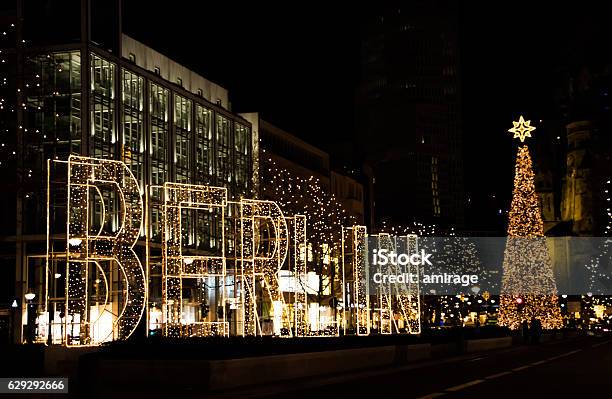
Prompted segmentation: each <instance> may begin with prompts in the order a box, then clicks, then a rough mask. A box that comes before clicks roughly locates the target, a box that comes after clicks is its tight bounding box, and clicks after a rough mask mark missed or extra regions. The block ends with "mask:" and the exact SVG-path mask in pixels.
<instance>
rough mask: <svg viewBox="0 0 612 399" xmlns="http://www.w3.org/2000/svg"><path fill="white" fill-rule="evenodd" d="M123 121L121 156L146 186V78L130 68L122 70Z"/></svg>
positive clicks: (139, 180)
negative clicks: (129, 69)
mask: <svg viewBox="0 0 612 399" xmlns="http://www.w3.org/2000/svg"><path fill="white" fill-rule="evenodd" d="M121 99H122V101H121V105H122V107H123V109H122V114H121V123H122V126H123V140H122V146H121V158H122V160H123V162H125V163H126V164H127V165H128V166H129V167H130V169H131V171H132V173H134V177H136V179H137V180H138V182H139V183H140V185H141V187H144V184H145V178H144V167H145V165H144V159H145V157H144V154H145V140H144V79H143V78H142V77H141V76H138V75H136V74H135V73H133V72H130V71H128V70H125V69H124V70H123V71H122V90H121Z"/></svg>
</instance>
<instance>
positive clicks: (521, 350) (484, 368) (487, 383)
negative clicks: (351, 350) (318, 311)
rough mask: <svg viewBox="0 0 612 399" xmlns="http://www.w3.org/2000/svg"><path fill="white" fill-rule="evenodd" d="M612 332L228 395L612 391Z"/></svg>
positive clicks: (562, 394) (578, 393) (517, 394)
mask: <svg viewBox="0 0 612 399" xmlns="http://www.w3.org/2000/svg"><path fill="white" fill-rule="evenodd" d="M611 372H612V338H587V339H581V340H578V341H574V342H568V341H565V342H552V343H547V344H542V345H539V346H520V347H514V348H509V349H505V350H500V351H495V352H489V353H486V354H475V355H471V356H463V357H460V358H454V359H446V360H436V361H430V362H426V363H422V364H418V365H411V366H406V367H402V368H396V369H386V370H377V371H368V372H361V373H353V374H351V375H350V376H333V377H329V378H325V379H318V380H310V381H306V382H295V383H290V384H284V385H282V386H276V387H269V388H267V389H257V390H254V391H252V392H245V391H242V392H240V393H238V392H236V393H235V394H236V395H235V396H234V395H227V394H226V395H222V396H223V397H241V398H246V397H265V398H279V399H280V398H287V397H292V398H327V397H342V398H364V397H371V398H389V397H392V396H389V395H401V397H409V398H436V397H449V398H485V397H496V398H506V397H512V398H517V397H519V398H531V397H555V398H559V397H560V398H565V397H576V396H577V397H591V396H595V395H597V396H599V397H602V395H603V396H609V395H610V393H611V392H612V376H611Z"/></svg>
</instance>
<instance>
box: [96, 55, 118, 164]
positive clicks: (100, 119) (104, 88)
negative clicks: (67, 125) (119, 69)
mask: <svg viewBox="0 0 612 399" xmlns="http://www.w3.org/2000/svg"><path fill="white" fill-rule="evenodd" d="M90 60H91V61H90V69H91V70H90V73H91V77H90V79H91V105H90V106H91V120H90V125H91V127H90V129H91V130H90V134H91V137H92V140H91V141H92V149H91V155H92V156H93V157H95V158H107V159H115V153H116V151H115V147H116V145H117V128H116V123H115V68H116V67H115V64H113V63H112V62H110V61H107V60H105V59H104V58H102V57H100V56H98V55H96V54H95V53H92V54H91V58H90Z"/></svg>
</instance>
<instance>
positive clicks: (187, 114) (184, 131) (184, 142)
mask: <svg viewBox="0 0 612 399" xmlns="http://www.w3.org/2000/svg"><path fill="white" fill-rule="evenodd" d="M174 133H175V136H176V141H175V143H174V164H175V166H176V182H177V183H192V181H191V179H190V175H191V173H190V172H191V159H192V156H191V153H192V146H191V145H192V142H193V140H192V137H191V101H189V100H187V99H186V98H184V97H181V96H178V95H175V96H174Z"/></svg>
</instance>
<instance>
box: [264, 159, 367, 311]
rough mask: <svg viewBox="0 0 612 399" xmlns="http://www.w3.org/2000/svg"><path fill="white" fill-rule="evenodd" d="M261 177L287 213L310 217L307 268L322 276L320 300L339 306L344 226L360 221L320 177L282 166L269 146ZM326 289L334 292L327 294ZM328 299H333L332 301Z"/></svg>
mask: <svg viewBox="0 0 612 399" xmlns="http://www.w3.org/2000/svg"><path fill="white" fill-rule="evenodd" d="M260 176H261V181H262V184H261V191H262V193H261V194H262V197H263V198H264V199H272V200H277V201H278V203H279V206H280V207H281V209H282V211H283V212H284V213H285V214H286V215H294V214H301V215H305V216H306V222H307V223H306V241H307V264H308V266H307V267H308V270H309V271H314V272H316V273H317V274H318V275H319V279H320V280H319V287H318V290H317V292H318V294H317V297H318V302H319V304H322V305H325V306H334V308H335V303H334V302H335V301H334V300H333V298H335V297H337V296H338V295H340V297H341V295H342V294H341V289H342V287H341V286H340V285H336V284H334V279H336V278H337V276H338V275H339V274H338V272H339V270H338V267H339V262H340V256H339V252H340V243H341V234H342V226H344V227H347V226H353V225H354V224H356V223H357V221H356V220H355V218H354V217H353V216H352V215H350V214H349V213H348V212H347V210H346V209H345V208H344V206H343V205H342V204H341V203H340V201H338V199H337V198H336V197H335V196H334V195H333V194H332V193H331V192H330V190H329V188H327V187H326V186H325V185H324V184H323V183H322V182H321V181H320V180H319V179H318V178H316V177H314V176H309V177H303V176H298V175H297V174H296V173H294V172H292V171H289V170H287V169H286V168H283V167H281V166H279V165H278V164H277V163H276V162H274V160H273V159H272V158H271V157H270V156H268V154H266V151H265V149H262V157H261V159H260ZM327 276H328V277H329V278H324V277H327ZM306 288H312V287H306ZM326 291H329V292H330V295H325V294H324V293H325V292H326ZM328 297H331V298H328ZM325 299H330V301H329V303H327V301H325Z"/></svg>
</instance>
